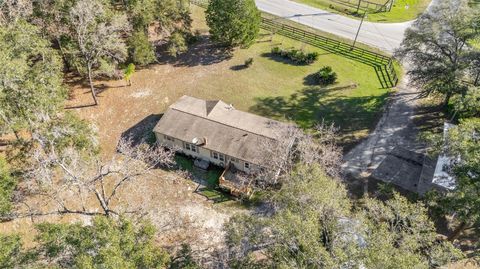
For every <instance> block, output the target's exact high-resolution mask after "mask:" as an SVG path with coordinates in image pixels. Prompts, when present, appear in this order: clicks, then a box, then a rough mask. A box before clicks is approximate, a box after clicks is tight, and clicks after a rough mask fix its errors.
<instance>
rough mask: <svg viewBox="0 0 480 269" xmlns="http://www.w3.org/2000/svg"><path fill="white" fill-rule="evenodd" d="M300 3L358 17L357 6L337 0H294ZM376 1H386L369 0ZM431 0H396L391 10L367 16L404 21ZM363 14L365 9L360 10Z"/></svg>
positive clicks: (368, 17) (376, 19) (381, 20)
mask: <svg viewBox="0 0 480 269" xmlns="http://www.w3.org/2000/svg"><path fill="white" fill-rule="evenodd" d="M294 1H296V2H299V3H303V4H307V5H310V6H313V7H317V8H320V9H323V10H327V11H331V12H334V13H339V14H341V15H347V16H349V17H352V18H358V19H360V17H359V16H354V14H353V13H354V12H355V11H356V8H355V7H349V6H345V5H342V4H339V3H337V2H332V1H329V0H294ZM369 1H370V2H375V3H384V2H386V0H385V1H383V0H369ZM430 1H431V0H395V2H394V4H393V7H392V10H391V11H389V12H381V13H369V14H368V16H367V20H368V21H372V22H404V21H410V20H414V19H415V18H417V17H418V16H419V15H420V14H421V13H422V12H423V11H424V10H425V9H426V8H427V6H428V4H429V3H430ZM407 7H408V8H407ZM359 13H361V14H363V11H361V12H359Z"/></svg>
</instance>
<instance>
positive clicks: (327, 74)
mask: <svg viewBox="0 0 480 269" xmlns="http://www.w3.org/2000/svg"><path fill="white" fill-rule="evenodd" d="M314 77H315V80H316V81H317V82H318V84H320V85H330V84H333V83H335V82H336V81H337V73H335V72H333V70H332V68H331V67H330V66H324V67H322V68H321V69H320V70H319V71H318V72H317V73H315V75H314Z"/></svg>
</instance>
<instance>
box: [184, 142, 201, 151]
mask: <svg viewBox="0 0 480 269" xmlns="http://www.w3.org/2000/svg"><path fill="white" fill-rule="evenodd" d="M185 149H186V150H190V151H193V152H198V151H197V146H195V145H193V144H190V143H185Z"/></svg>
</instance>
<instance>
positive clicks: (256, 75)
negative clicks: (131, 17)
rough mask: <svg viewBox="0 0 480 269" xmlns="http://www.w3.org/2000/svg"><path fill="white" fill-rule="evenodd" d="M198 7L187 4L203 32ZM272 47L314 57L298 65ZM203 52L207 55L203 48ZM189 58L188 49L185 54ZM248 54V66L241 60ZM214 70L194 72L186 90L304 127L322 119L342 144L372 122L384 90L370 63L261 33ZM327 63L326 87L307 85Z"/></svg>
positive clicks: (364, 132)
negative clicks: (332, 76) (329, 79)
mask: <svg viewBox="0 0 480 269" xmlns="http://www.w3.org/2000/svg"><path fill="white" fill-rule="evenodd" d="M202 12H203V9H201V8H198V7H193V17H194V27H195V28H196V29H199V30H201V31H202V32H205V31H208V29H206V25H205V24H204V22H203V23H202V22H201V21H200V22H199V21H198V20H202V15H203V14H202ZM273 46H281V47H284V48H297V49H303V50H306V51H317V52H318V53H319V55H320V56H319V60H318V61H317V62H315V63H314V64H312V65H307V66H298V65H295V64H292V63H290V62H288V61H285V60H283V59H281V58H278V57H271V56H270V50H271V48H272V47H273ZM207 54H208V57H213V56H212V52H208V53H207ZM189 57H191V54H190V55H189ZM250 57H252V58H253V59H254V62H253V65H252V66H251V67H249V68H244V67H243V63H244V61H245V60H246V59H248V58H250ZM222 63H223V65H222V66H220V67H218V68H217V70H216V72H215V73H214V74H210V75H207V74H202V75H197V76H196V78H195V89H194V91H192V94H193V95H194V96H197V97H202V98H206V99H222V100H224V101H225V102H227V103H232V104H233V105H234V106H235V107H236V108H237V109H241V110H245V111H250V112H253V113H256V114H259V115H262V116H266V117H271V118H274V119H279V120H287V121H294V122H295V123H297V124H298V125H300V126H301V127H304V128H311V127H313V126H314V125H315V124H317V123H319V122H321V121H322V120H326V121H327V122H334V123H335V125H337V126H338V127H340V128H341V129H340V134H339V140H340V142H343V143H344V145H346V144H348V143H350V142H355V141H358V139H361V138H363V137H365V136H366V135H367V134H368V132H369V130H370V128H372V127H374V125H375V124H376V120H377V119H378V117H379V116H380V114H381V109H382V107H383V105H384V104H385V100H386V98H387V96H388V94H389V90H388V89H382V88H381V85H380V82H379V80H378V78H377V74H376V73H375V70H374V68H373V67H370V66H368V65H365V64H362V63H359V62H356V61H353V60H349V59H346V58H343V57H341V56H339V55H335V54H331V53H328V52H325V51H323V50H321V49H318V48H315V47H312V46H309V45H306V44H304V43H302V42H301V41H295V40H292V39H289V38H286V37H283V36H279V35H275V36H273V40H271V36H270V35H269V34H268V33H265V32H262V35H261V37H260V38H259V40H258V42H257V43H255V44H254V45H252V46H251V47H250V48H248V49H238V50H235V51H234V52H233V55H232V57H231V58H230V59H228V60H227V61H223V62H222ZM323 66H331V67H332V68H333V70H334V71H335V72H337V74H338V83H337V84H335V85H332V86H330V87H320V86H315V85H311V79H310V75H311V74H312V73H314V72H316V71H318V70H319V69H320V68H321V67H323Z"/></svg>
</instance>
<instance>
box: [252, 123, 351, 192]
mask: <svg viewBox="0 0 480 269" xmlns="http://www.w3.org/2000/svg"><path fill="white" fill-rule="evenodd" d="M273 128H275V129H276V130H275V132H274V133H275V134H276V136H275V138H274V139H265V140H262V142H261V143H260V146H259V148H260V152H261V162H262V166H263V167H264V168H263V169H261V171H260V172H259V173H258V177H257V181H258V183H259V187H261V188H268V187H269V186H276V185H278V184H281V183H282V181H283V180H284V178H285V177H288V176H289V175H290V174H291V172H292V171H293V169H294V168H295V167H296V166H298V165H307V166H308V165H312V164H320V165H321V166H322V167H323V169H324V170H325V172H326V173H327V174H328V175H329V176H332V177H338V176H339V175H340V164H341V158H342V153H341V150H340V149H339V148H338V146H337V145H336V143H335V132H336V129H335V128H334V126H333V125H326V124H324V123H323V122H322V123H321V124H318V125H317V126H315V128H314V129H313V130H312V131H311V132H304V131H303V130H302V129H300V128H298V127H297V126H294V125H286V124H278V125H275V126H273Z"/></svg>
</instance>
